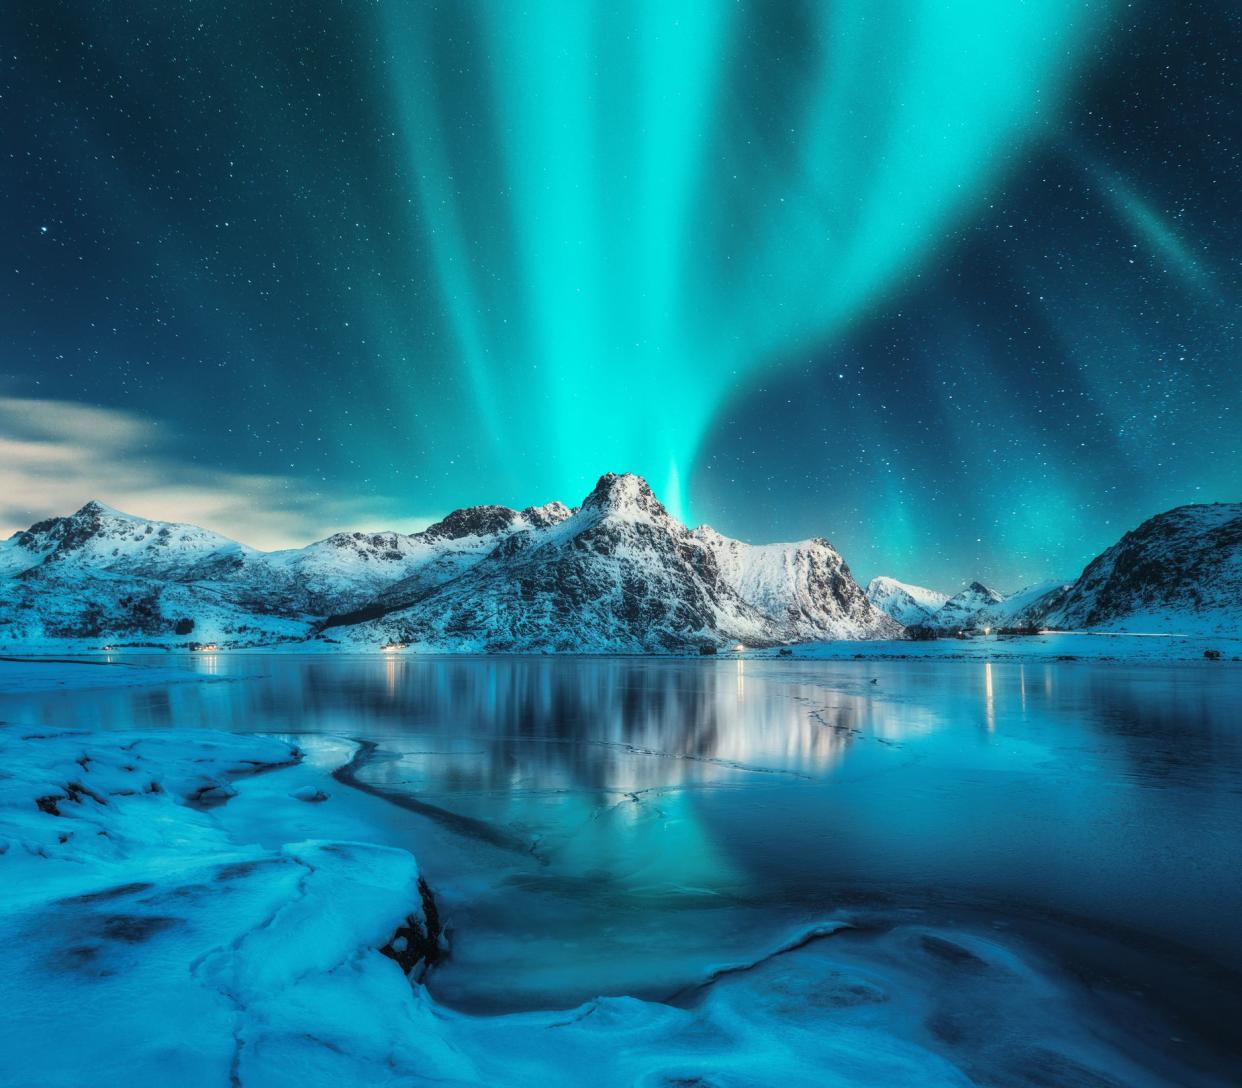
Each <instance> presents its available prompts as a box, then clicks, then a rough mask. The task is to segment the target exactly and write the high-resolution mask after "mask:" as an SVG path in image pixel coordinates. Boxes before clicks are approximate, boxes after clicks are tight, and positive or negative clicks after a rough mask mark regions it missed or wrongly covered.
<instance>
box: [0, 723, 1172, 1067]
mask: <svg viewBox="0 0 1242 1088" xmlns="http://www.w3.org/2000/svg"><path fill="white" fill-rule="evenodd" d="M298 756H299V753H298V751H297V750H296V749H294V748H293V747H291V746H290V745H289V744H288V743H285V742H282V741H279V740H276V739H272V738H262V737H239V736H231V735H227V734H219V733H208V732H199V731H191V730H185V731H180V732H171V733H163V734H158V735H143V734H91V733H74V732H40V731H38V730H37V728H32V727H28V726H4V727H0V767H3V776H2V777H0V941H2V942H3V947H4V949H5V963H4V970H3V975H2V976H0V978H2V980H3V982H2V986H3V991H2V992H3V997H4V1000H5V1016H4V1017H3V1018H0V1062H2V1063H3V1064H2V1069H3V1079H4V1081H5V1082H6V1083H11V1084H22V1085H25V1084H30V1085H33V1084H39V1085H41V1086H53V1088H59V1086H64V1088H70V1086H72V1088H81V1085H83V1084H101V1085H116V1084H130V1083H135V1084H156V1085H166V1084H167V1085H173V1084H175V1085H178V1086H181V1088H189V1086H196V1085H212V1086H219V1085H228V1084H233V1085H244V1086H247V1088H276V1086H289V1088H294V1086H296V1088H306V1086H308V1085H328V1084H331V1085H341V1086H350V1085H364V1084H365V1085H377V1084H390V1085H398V1084H400V1085H408V1084H422V1083H432V1082H434V1083H437V1084H444V1085H463V1086H464V1085H489V1086H490V1085H540V1086H544V1085H547V1086H556V1085H564V1086H570V1085H584V1084H589V1085H592V1086H593V1088H594V1086H598V1088H608V1086H613V1085H615V1086H618V1088H620V1086H623V1085H624V1086H633V1085H645V1086H651V1088H655V1086H665V1088H668V1086H672V1085H676V1084H712V1085H721V1086H724V1085H768V1084H781V1085H789V1086H795V1088H796V1086H807V1088H811V1086H814V1088H832V1086H857V1088H861V1086H874V1085H885V1086H886V1088H907V1086H908V1088H914V1086H919V1088H933V1086H940V1085H944V1086H965V1085H969V1084H973V1083H979V1082H985V1083H1014V1084H1016V1083H1019V1082H1020V1083H1024V1084H1026V1083H1029V1084H1036V1083H1040V1084H1043V1083H1075V1084H1101V1085H1103V1084H1120V1083H1124V1084H1127V1085H1133V1086H1136V1088H1137V1086H1143V1085H1156V1084H1168V1083H1192V1081H1188V1080H1178V1079H1177V1078H1176V1077H1172V1076H1170V1077H1168V1078H1165V1077H1162V1076H1158V1075H1157V1074H1156V1073H1154V1072H1152V1071H1151V1067H1147V1068H1145V1067H1144V1060H1145V1055H1144V1053H1142V1050H1141V1044H1138V1045H1137V1049H1136V1052H1135V1053H1133V1054H1132V1055H1129V1056H1128V1055H1127V1052H1126V1048H1125V1047H1124V1046H1121V1045H1118V1043H1117V1041H1116V1040H1115V1039H1110V1038H1109V1037H1108V1033H1107V1031H1106V1030H1104V1029H1102V1028H1101V1026H1100V1024H1098V1023H1093V1022H1091V1021H1090V1020H1089V1019H1088V1018H1086V1017H1084V1015H1083V1013H1082V1010H1081V1009H1080V1008H1078V1007H1076V1006H1075V1004H1074V1000H1073V998H1072V996H1071V995H1070V994H1069V993H1068V991H1067V990H1065V989H1063V988H1059V987H1058V986H1055V985H1053V984H1051V983H1050V982H1049V981H1048V977H1047V975H1046V974H1045V973H1044V972H1043V971H1042V970H1041V969H1040V967H1039V965H1038V964H1031V963H1028V962H1027V961H1026V960H1024V959H1023V958H1022V957H1021V956H1019V955H1017V954H1016V953H1014V952H1013V951H1012V950H1011V949H1010V948H1007V947H1005V946H1002V945H1001V944H999V943H997V942H996V941H994V940H991V939H989V938H987V937H979V936H971V935H963V934H961V933H958V932H940V931H934V930H930V929H928V928H927V927H926V926H922V925H917V924H906V925H901V926H898V927H896V928H893V929H891V930H890V931H888V932H877V933H871V934H863V935H860V936H859V938H858V939H857V940H855V941H854V942H853V943H850V933H851V931H850V930H849V929H848V927H844V928H843V927H842V926H841V925H839V924H837V923H833V922H824V923H820V924H817V925H813V926H810V927H808V928H805V929H803V930H800V931H798V932H795V933H791V934H790V935H789V936H788V939H786V940H783V941H780V942H779V943H777V944H775V945H774V946H772V947H771V948H768V949H767V950H760V951H759V952H758V953H757V954H756V956H755V958H754V959H753V960H751V961H746V962H738V963H729V964H726V965H723V966H721V967H720V968H719V969H717V970H714V971H712V972H710V973H709V974H708V975H707V976H706V977H704V978H703V979H702V980H701V982H700V984H698V985H696V986H693V987H690V988H689V990H687V991H686V992H684V993H682V994H679V995H675V998H671V999H670V1002H669V1003H658V1002H644V1001H638V1000H635V999H632V998H628V997H611V998H601V999H598V1000H595V1001H591V1002H588V1003H586V1004H585V1005H582V1006H581V1007H579V1008H576V1009H573V1010H569V1011H560V1012H533V1013H524V1014H518V1015H506V1016H496V1017H475V1016H467V1015H463V1014H460V1013H455V1012H452V1011H450V1010H447V1009H445V1008H443V1007H442V1006H439V1005H437V1004H436V1002H435V1001H434V1000H432V998H431V997H430V996H429V995H428V993H427V991H426V990H425V989H424V988H423V987H421V986H420V985H418V984H416V983H413V982H411V980H410V979H409V978H407V977H406V975H405V974H404V973H403V971H402V968H401V967H400V966H399V965H398V964H397V963H396V962H395V961H394V959H392V958H390V957H389V956H386V955H384V954H383V953H381V951H379V950H380V948H381V947H383V946H384V945H385V944H386V943H387V942H389V941H390V940H392V938H393V935H394V933H395V932H396V931H397V930H398V929H399V928H402V927H413V928H414V929H418V928H420V927H421V928H423V929H424V930H425V927H426V926H427V921H428V920H427V916H426V914H425V913H424V911H423V908H422V903H423V899H422V892H421V889H420V881H419V871H418V866H417V864H416V863H415V860H414V858H413V857H412V856H411V855H410V854H409V853H408V852H406V851H404V850H400V849H395V848H392V847H384V846H376V845H371V844H367V843H364V842H342V841H323V840H318V839H315V838H308V839H307V840H305V841H300V842H293V843H289V844H286V845H283V846H279V847H262V846H258V845H254V844H251V843H247V842H244V841H241V840H240V837H239V836H238V835H237V834H234V835H230V834H228V833H226V830H225V827H226V826H229V825H228V823H227V821H225V820H223V819H221V818H220V817H221V816H222V815H223V814H224V813H225V812H226V811H227V807H225V808H222V807H221V806H227V804H228V802H229V799H230V797H231V796H232V794H233V792H234V791H235V790H236V789H238V788H239V786H240V788H241V789H242V790H243V791H244V792H245V793H246V795H247V803H248V805H249V806H250V808H251V810H252V811H253V810H255V806H256V801H262V802H263V803H264V804H266V805H267V806H268V807H269V810H270V811H271V812H272V823H273V824H274V825H276V826H293V825H294V824H295V823H296V822H297V821H299V820H302V821H310V820H313V819H316V818H318V817H319V814H321V813H325V812H328V811H330V810H331V809H332V807H333V805H334V804H336V802H335V800H334V799H329V800H328V801H327V802H326V803H324V804H320V805H313V806H311V805H306V804H304V803H303V802H302V801H299V800H297V799H296V798H293V797H290V796H289V792H290V789H289V783H288V782H287V781H286V778H287V777H293V778H295V779H298V780H300V778H299V776H302V777H305V776H306V775H308V774H311V773H312V772H313V771H314V768H308V767H301V766H300V767H299V768H298V769H297V772H296V773H295V772H292V771H290V772H285V771H282V770H281V768H282V767H284V766H286V765H288V764H290V763H291V762H292V761H294V760H296V759H297V758H298ZM323 773H324V775H325V781H326V768H324V769H323ZM256 776H258V777H256ZM233 826H235V825H233ZM301 826H304V827H306V828H307V830H308V831H313V827H312V826H311V825H310V824H309V823H306V822H303V823H302V824H301ZM1053 1040H1055V1043H1054V1042H1053ZM1018 1072H1021V1073H1022V1079H1021V1080H1020V1081H1019V1080H1018V1079H1015V1076H1016V1074H1017V1073H1018Z"/></svg>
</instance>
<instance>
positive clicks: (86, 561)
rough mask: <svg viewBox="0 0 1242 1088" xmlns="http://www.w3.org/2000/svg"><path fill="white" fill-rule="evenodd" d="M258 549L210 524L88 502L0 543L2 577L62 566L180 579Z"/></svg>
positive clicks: (228, 563)
mask: <svg viewBox="0 0 1242 1088" xmlns="http://www.w3.org/2000/svg"><path fill="white" fill-rule="evenodd" d="M259 554H261V553H259V552H255V551H254V550H253V549H250V548H247V547H245V546H244V545H242V544H238V543H237V542H236V541H234V540H229V538H228V537H225V536H221V535H220V534H219V533H213V532H211V531H210V530H208V529H199V528H198V527H197V526H194V525H177V524H174V523H171V522H163V521H151V520H149V519H147V518H139V517H134V516H133V515H132V514H123V513H121V512H120V511H119V510H113V509H112V508H111V507H110V506H105V505H104V504H103V503H101V502H94V501H92V502H88V503H87V504H86V505H85V506H83V507H82V509H81V510H79V511H78V512H77V513H75V514H70V515H69V516H68V517H63V518H49V519H48V520H47V521H41V522H39V523H38V524H37V525H32V526H31V527H30V528H29V529H26V530H25V531H23V532H20V533H14V534H13V536H11V537H9V539H8V540H6V541H4V542H3V543H0V576H13V575H16V574H20V573H21V572H23V571H28V570H30V569H31V568H33V567H36V566H39V565H49V566H50V565H63V566H66V567H79V568H86V569H90V570H96V571H116V572H123V573H125V574H128V575H132V576H137V577H146V578H169V577H177V578H181V577H183V576H185V575H186V574H187V573H188V572H210V571H211V570H213V569H214V568H215V567H217V566H221V567H228V566H234V565H238V564H242V563H244V562H245V560H246V559H247V558H248V557H250V556H257V555H259Z"/></svg>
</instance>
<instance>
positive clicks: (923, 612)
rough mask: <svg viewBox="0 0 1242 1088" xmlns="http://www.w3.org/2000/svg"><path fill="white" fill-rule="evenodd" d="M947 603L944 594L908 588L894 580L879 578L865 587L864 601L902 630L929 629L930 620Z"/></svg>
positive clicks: (932, 590)
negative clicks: (919, 626) (917, 627)
mask: <svg viewBox="0 0 1242 1088" xmlns="http://www.w3.org/2000/svg"><path fill="white" fill-rule="evenodd" d="M948 599H949V595H948V594H947V593H939V592H937V591H936V590H934V589H924V588H923V587H922V586H912V585H909V584H907V583H906V582H899V581H897V579H896V578H886V577H884V576H880V577H879V578H872V579H871V581H870V582H868V583H867V600H869V601H870V602H871V603H872V604H873V605H875V606H876V608H878V609H880V611H881V612H884V613H885V614H887V615H889V616H891V617H892V618H893V619H895V620H896V621H897V622H898V623H900V624H901V625H902V626H903V627H912V626H914V625H916V624H920V625H923V626H928V625H931V624H932V623H933V620H932V617H933V616H935V614H936V613H937V612H939V611H940V609H941V608H942V607H943V606H944V603H945V602H946V601H947V600H948Z"/></svg>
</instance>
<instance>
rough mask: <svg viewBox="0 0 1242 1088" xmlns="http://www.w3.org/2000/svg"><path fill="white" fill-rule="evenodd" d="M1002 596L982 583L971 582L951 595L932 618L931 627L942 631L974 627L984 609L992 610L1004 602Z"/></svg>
mask: <svg viewBox="0 0 1242 1088" xmlns="http://www.w3.org/2000/svg"><path fill="white" fill-rule="evenodd" d="M1004 599H1005V598H1004V595H1003V594H1000V593H997V592H996V590H994V589H990V588H989V587H987V586H985V585H984V584H983V583H982V582H971V583H970V585H968V586H967V587H966V588H965V589H963V590H960V591H959V592H957V593H955V594H953V596H952V597H950V598H949V599H948V600H947V601H945V602H944V604H943V605H941V606H940V608H939V609H938V610H937V611H936V614H935V616H933V617H932V626H934V627H938V628H940V630H942V631H963V630H966V629H968V628H971V627H974V626H976V624H975V622H974V620H975V617H976V616H977V615H978V614H979V613H980V612H982V611H983V610H984V609H985V608H993V607H995V606H996V605H998V604H1000V603H1001V602H1002V601H1003V600H1004Z"/></svg>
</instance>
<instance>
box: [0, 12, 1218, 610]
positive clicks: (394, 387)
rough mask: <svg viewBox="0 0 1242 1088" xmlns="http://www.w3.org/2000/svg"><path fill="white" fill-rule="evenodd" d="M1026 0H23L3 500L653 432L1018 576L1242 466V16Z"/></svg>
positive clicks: (109, 497) (958, 578) (625, 457)
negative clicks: (421, 0)
mask: <svg viewBox="0 0 1242 1088" xmlns="http://www.w3.org/2000/svg"><path fill="white" fill-rule="evenodd" d="M993 7H997V8H999V7H1000V6H998V5H986V4H971V3H965V4H959V5H943V6H941V8H942V9H943V10H938V8H937V5H934V4H933V5H926V4H918V3H914V2H913V0H911V2H897V0H894V2H893V3H889V4H880V5H876V4H857V3H842V4H839V5H835V6H831V7H827V6H825V5H822V4H810V3H806V4H794V3H789V4H768V3H764V4H757V3H756V4H741V5H736V6H725V5H680V6H677V5H673V6H670V5H655V4H640V3H636V4H634V5H632V6H625V7H622V8H617V7H604V6H599V7H595V6H592V5H564V4H550V3H536V4H533V5H530V6H528V7H524V8H522V9H520V11H519V9H518V8H517V7H515V6H502V5H484V4H479V5H471V4H467V3H457V4H444V5H434V4H426V5H406V4H397V3H378V4H352V3H348V4H347V3H342V4H334V3H324V4H319V5H278V4H272V3H265V2H262V0H248V2H245V3H240V2H239V3H217V4H212V5H200V4H167V3H132V4H127V5H123V6H121V7H116V6H106V7H105V6H103V5H82V4H71V3H55V2H50V0H37V2H36V0H15V2H14V3H9V4H6V5H4V7H3V11H0V43H2V54H3V55H2V57H0V95H2V97H0V116H3V118H4V133H5V137H6V140H5V148H4V150H3V153H2V155H0V192H2V193H3V197H4V199H3V203H2V204H0V237H3V239H4V240H5V246H6V257H7V260H6V262H5V267H4V268H3V270H2V271H3V278H2V279H0V455H3V456H2V457H0V461H3V465H4V467H0V522H2V523H3V527H7V528H12V527H15V526H17V525H19V524H22V523H24V522H28V521H30V520H32V519H33V518H35V517H38V516H45V515H46V514H48V513H53V512H65V511H66V510H67V509H71V508H73V507H74V506H76V505H79V504H80V503H81V502H82V501H84V500H85V499H86V498H88V497H91V496H98V497H100V498H102V499H104V500H105V501H109V502H112V503H113V504H114V505H119V506H127V507H130V508H135V509H138V511H139V512H141V513H144V514H148V515H151V516H157V517H158V516H164V517H168V518H182V517H184V518H188V519H190V520H197V521H199V522H203V523H206V524H208V525H210V526H211V527H213V528H219V529H221V530H223V531H227V532H230V533H231V534H233V535H237V536H241V537H242V538H243V539H249V540H251V541H253V542H256V543H272V542H278V541H301V540H307V539H310V538H311V537H313V536H315V535H317V534H322V533H325V532H327V531H330V530H333V529H336V528H343V527H384V526H389V527H394V528H408V527H412V526H414V525H417V524H419V523H420V521H422V520H425V519H427V518H430V517H434V516H436V515H439V514H442V513H443V512H445V511H447V510H448V509H450V508H451V507H453V506H455V505H462V504H466V503H473V502H481V501H500V502H506V503H510V504H512V505H525V504H527V503H531V502H543V501H547V500H549V499H551V498H561V499H563V500H565V501H566V502H570V503H576V502H577V501H579V500H580V499H581V497H582V495H583V494H585V492H586V490H587V489H588V488H589V486H590V483H591V482H592V480H593V479H594V478H595V477H596V476H598V475H599V474H600V473H602V472H604V471H607V470H625V469H632V470H635V471H640V472H643V473H644V474H647V475H648V476H649V477H650V478H651V482H652V484H653V486H655V488H656V489H657V491H658V492H660V493H661V494H662V495H664V496H665V497H666V499H667V500H668V501H669V502H670V503H671V504H673V505H674V506H675V507H677V508H680V509H681V510H682V512H684V513H685V515H686V516H687V517H689V518H691V519H692V520H695V521H699V520H706V521H710V522H711V523H712V524H714V525H715V526H716V527H717V528H718V529H720V530H721V531H723V532H726V533H729V534H732V535H736V536H740V537H742V538H744V539H749V540H753V541H765V540H773V539H790V538H798V537H804V536H809V535H826V536H828V537H829V538H830V539H831V540H832V541H833V542H834V543H835V544H836V545H837V546H838V548H839V549H840V550H841V551H842V552H843V554H844V555H845V556H846V558H847V560H848V561H849V562H850V563H851V565H852V566H853V567H854V568H855V572H856V573H857V574H859V575H860V576H862V577H864V578H865V577H869V576H871V575H873V574H879V573H889V574H893V575H895V576H897V577H901V578H904V579H906V580H910V581H918V582H922V583H925V584H932V585H936V586H940V587H943V588H945V589H952V588H955V587H956V586H957V585H958V584H960V583H961V582H962V581H964V580H967V579H970V578H975V577H979V578H983V579H984V580H985V581H990V582H992V583H994V584H996V585H997V586H998V587H999V588H1001V589H1004V590H1010V589H1016V588H1018V587H1019V585H1022V584H1026V583H1030V582H1034V581H1038V580H1041V579H1043V578H1046V577H1051V576H1063V575H1064V576H1073V575H1075V574H1076V573H1077V572H1078V571H1079V570H1080V569H1081V567H1082V565H1083V564H1084V562H1085V561H1086V560H1088V559H1089V558H1090V557H1091V556H1092V555H1094V554H1095V553H1096V552H1097V551H1099V550H1100V549H1101V548H1102V547H1104V546H1106V545H1107V544H1109V543H1111V542H1113V541H1114V540H1115V539H1116V538H1117V537H1118V536H1119V535H1120V534H1121V533H1122V532H1123V531H1124V530H1126V529H1128V528H1131V527H1133V526H1134V525H1136V524H1137V523H1138V522H1139V521H1141V520H1143V519H1144V518H1145V517H1147V516H1150V515H1151V514H1153V513H1156V512H1158V511H1160V510H1164V509H1167V508H1169V507H1171V506H1174V505H1178V504H1180V503H1185V502H1199V501H1213V500H1236V499H1238V498H1240V497H1242V481H1240V473H1239V465H1242V459H1240V456H1239V455H1240V453H1242V450H1240V446H1242V377H1240V370H1242V367H1240V365H1239V362H1240V360H1239V332H1238V318H1239V299H1240V298H1242V295H1240V293H1239V292H1240V290H1242V269H1240V266H1239V258H1240V257H1242V159H1240V144H1239V133H1240V132H1242V124H1240V120H1242V118H1240V117H1239V102H1240V99H1239V87H1238V74H1239V71H1238V69H1239V58H1240V57H1242V16H1240V15H1239V13H1238V9H1237V8H1236V6H1235V5H1233V4H1228V3H1223V2H1222V3H1217V4H1200V3H1188V4H1178V5H1169V4H1158V3H1137V4H1131V5H1120V4H1117V5H1111V4H1099V3H1072V2H1070V0H1043V2H1041V3H1028V4H1025V5H1023V6H1022V9H1021V10H1022V14H1021V15H1014V14H1013V13H1012V12H1010V13H1009V14H1008V15H1006V13H1004V12H1001V11H992V10H991V9H992V8H993ZM920 13H921V14H920Z"/></svg>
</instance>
